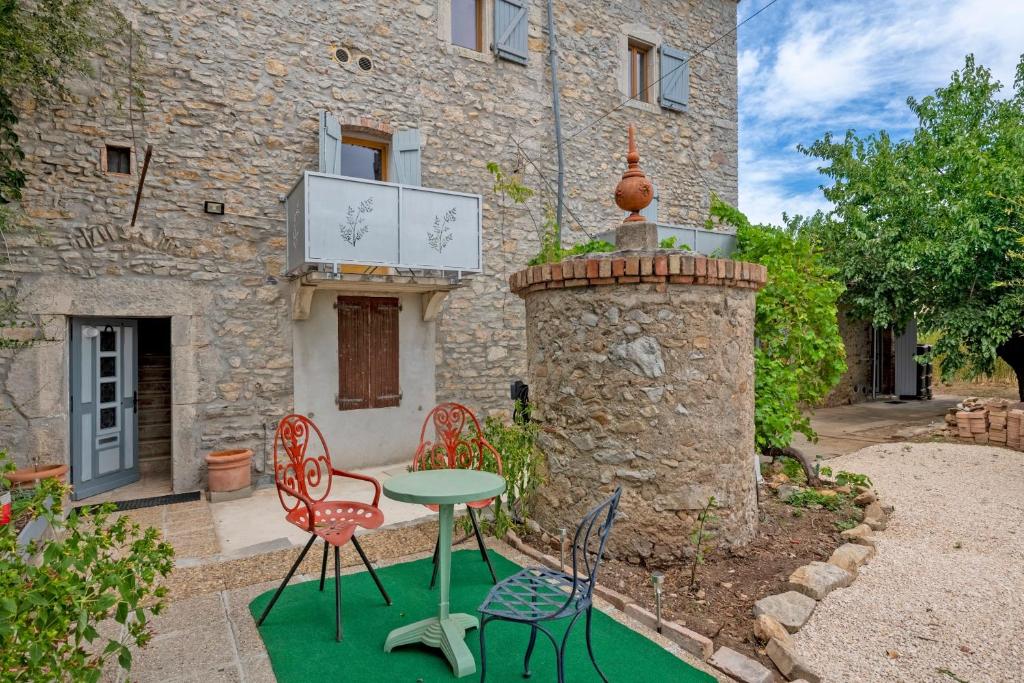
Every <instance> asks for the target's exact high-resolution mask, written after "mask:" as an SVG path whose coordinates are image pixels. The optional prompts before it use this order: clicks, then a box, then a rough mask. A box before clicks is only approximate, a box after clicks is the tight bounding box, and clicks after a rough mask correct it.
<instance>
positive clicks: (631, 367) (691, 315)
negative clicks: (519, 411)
mask: <svg viewBox="0 0 1024 683" xmlns="http://www.w3.org/2000/svg"><path fill="white" fill-rule="evenodd" d="M629 138H630V140H629V156H628V157H627V162H628V169H627V171H626V172H625V173H624V174H623V178H622V181H621V182H620V183H619V186H618V188H616V195H615V198H616V203H617V204H618V205H619V206H620V207H621V208H622V209H624V210H625V211H629V212H630V214H629V216H628V217H627V218H626V220H625V221H624V222H623V224H622V226H620V227H619V228H618V229H617V233H616V239H617V241H618V248H619V251H617V252H614V253H611V254H592V255H588V256H586V257H580V258H573V259H568V260H565V261H562V262H560V263H552V264H545V265H540V266H532V267H530V268H527V269H526V270H522V271H519V272H517V273H514V274H513V275H512V276H511V278H510V284H511V288H512V291H513V292H516V293H517V294H519V295H520V296H521V297H523V299H524V300H525V302H526V333H527V357H528V362H529V382H530V389H531V391H530V393H531V399H532V403H533V413H532V414H533V416H534V417H535V419H537V420H538V421H539V422H541V423H542V426H543V431H542V436H541V448H542V450H543V451H544V453H545V454H546V456H547V461H548V470H549V472H548V477H547V481H546V482H545V484H544V486H543V487H542V489H541V491H540V500H539V501H538V502H537V506H536V510H535V517H536V519H537V521H538V522H539V523H540V524H541V525H542V526H543V527H545V528H547V529H556V528H559V527H569V528H571V527H572V526H573V525H574V523H575V521H576V520H578V519H579V518H580V517H581V516H582V515H583V514H584V513H585V512H586V511H587V510H588V509H590V508H591V507H592V506H593V505H595V504H596V503H597V502H598V501H599V500H600V499H601V498H603V497H604V496H606V495H608V494H609V493H610V492H611V491H612V490H614V488H615V487H616V486H618V485H621V486H622V487H623V496H622V501H621V503H620V510H621V517H620V519H619V521H618V522H617V523H616V527H615V530H614V532H613V534H612V537H611V540H610V542H609V543H610V548H609V551H610V552H611V553H612V554H613V555H615V556H617V557H620V558H624V559H628V560H631V561H635V562H639V561H654V562H657V561H671V560H678V559H681V558H683V557H686V556H687V555H688V554H690V553H692V549H691V546H690V542H689V535H690V533H691V531H692V529H693V527H694V526H695V524H696V521H697V515H698V514H699V512H700V510H701V508H703V507H704V506H705V505H706V503H707V501H708V499H709V498H710V497H711V496H714V497H715V499H716V501H717V503H718V509H717V510H716V511H715V516H716V517H717V520H718V521H717V522H716V523H715V524H714V525H713V526H714V529H713V530H714V532H715V535H716V539H717V541H718V543H720V544H723V545H742V544H744V543H746V542H747V541H749V540H750V539H751V538H752V537H753V536H754V534H755V532H756V529H757V500H756V484H755V480H754V467H753V454H754V355H753V352H754V297H755V294H756V291H757V290H758V289H759V288H760V287H762V286H763V284H764V282H765V278H766V271H765V268H764V266H761V265H757V264H751V263H743V262H739V261H731V260H726V259H714V258H708V257H705V256H701V255H697V254H694V253H691V252H684V251H677V250H662V249H658V248H657V226H656V225H655V224H653V223H648V222H646V221H644V220H643V218H642V216H640V214H639V211H640V210H641V209H643V208H644V207H645V206H646V205H647V204H648V203H649V202H650V200H651V196H650V195H651V188H650V181H649V180H647V178H646V176H644V174H643V171H642V170H641V169H640V167H639V154H638V152H637V149H636V141H635V139H634V133H633V131H632V128H631V130H630V135H629ZM645 190H646V192H645Z"/></svg>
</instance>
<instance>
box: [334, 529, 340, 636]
mask: <svg viewBox="0 0 1024 683" xmlns="http://www.w3.org/2000/svg"><path fill="white" fill-rule="evenodd" d="M334 625H335V629H336V630H335V636H334V638H335V640H337V641H338V642H339V643H340V642H341V549H340V548H338V546H334Z"/></svg>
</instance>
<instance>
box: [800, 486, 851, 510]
mask: <svg viewBox="0 0 1024 683" xmlns="http://www.w3.org/2000/svg"><path fill="white" fill-rule="evenodd" d="M843 502H844V501H843V498H842V496H839V495H831V496H830V495H827V494H824V493H819V492H817V491H815V490H814V489H804V490H803V491H798V492H796V493H794V494H793V495H792V496H790V497H789V498H788V499H787V500H786V505H791V506H793V507H795V508H806V507H810V506H812V505H820V506H821V507H823V508H825V509H827V510H839V509H841V508H842V507H843Z"/></svg>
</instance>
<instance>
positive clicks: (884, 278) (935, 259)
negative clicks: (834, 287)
mask: <svg viewBox="0 0 1024 683" xmlns="http://www.w3.org/2000/svg"><path fill="white" fill-rule="evenodd" d="M1001 90H1002V86H1001V85H1000V84H999V82H998V81H995V80H993V78H992V76H991V73H990V72H989V70H988V69H986V68H984V67H983V66H980V65H978V64H976V63H975V61H974V58H973V56H968V57H967V58H966V61H965V64H964V66H963V68H962V69H960V70H958V71H956V72H954V73H953V75H952V78H951V80H950V82H949V84H948V85H946V86H944V87H942V88H939V89H937V90H936V91H935V93H934V94H933V95H929V96H927V97H925V98H923V99H921V100H920V101H918V100H916V99H914V98H909V99H908V100H907V104H908V106H909V107H910V110H911V111H912V112H913V113H914V115H915V116H916V117H917V128H916V130H915V131H914V133H913V135H912V136H911V137H910V138H909V139H906V140H898V141H897V140H893V139H892V138H891V137H890V136H889V135H888V134H887V133H885V132H881V133H879V134H877V135H869V136H866V137H860V136H858V135H856V133H855V132H853V131H849V132H847V134H846V136H845V137H844V138H843V139H842V140H837V139H834V138H833V137H832V136H831V135H826V136H825V137H824V138H822V139H821V140H818V141H817V142H815V143H814V144H813V145H811V146H810V147H806V148H804V149H803V151H804V152H805V153H806V154H808V155H810V156H813V157H817V158H819V159H822V160H823V161H824V162H825V163H826V165H825V166H823V167H822V168H821V169H820V170H821V172H822V173H824V174H825V175H826V176H828V177H829V178H830V179H831V180H832V181H833V184H832V185H831V186H830V187H824V188H823V190H824V193H825V196H826V198H828V199H829V200H830V201H831V202H832V203H833V204H834V209H833V210H832V211H831V212H830V213H829V214H827V215H826V216H824V217H821V218H822V219H821V220H820V221H818V222H817V223H816V225H815V233H816V235H815V236H816V239H817V241H818V243H819V244H820V246H821V248H822V250H823V251H824V253H825V254H827V256H828V259H829V262H830V263H831V264H833V265H834V266H836V267H837V268H838V269H839V273H840V277H841V279H842V280H843V281H844V282H845V283H846V284H847V288H848V289H847V294H846V297H845V301H846V302H847V303H848V304H850V306H851V308H852V312H853V313H854V314H856V315H860V316H862V317H864V318H865V319H870V320H873V321H874V323H875V324H876V325H880V326H884V325H902V324H903V323H905V322H907V321H908V320H910V319H911V318H915V319H916V320H917V324H918V329H919V330H921V331H922V332H924V333H937V339H938V341H937V343H936V344H935V347H934V355H935V356H937V357H939V358H940V359H941V369H942V374H943V376H944V377H949V376H951V375H952V374H953V373H954V372H956V371H957V370H960V369H961V368H966V369H967V370H968V372H970V373H971V374H980V373H985V374H990V373H991V372H992V371H993V369H994V364H995V360H996V358H997V357H1002V358H1003V359H1004V360H1006V361H1007V363H1009V364H1010V366H1011V367H1013V368H1014V370H1015V371H1016V372H1017V376H1018V380H1020V378H1021V374H1022V371H1024V307H1022V296H1021V294H1022V292H1024V289H1022V280H1024V259H1021V258H1019V256H1020V254H1019V252H1020V249H1021V245H1020V242H1019V240H1020V238H1021V235H1022V228H1024V220H1022V216H1024V211H1022V207H1021V201H1020V198H1021V197H1024V166H1022V161H1021V160H1022V159H1024V60H1022V61H1021V64H1020V65H1019V66H1018V69H1017V78H1016V82H1015V87H1014V89H1013V92H1012V93H1010V94H1009V96H1008V97H1003V96H1001ZM1015 255H1016V258H1015ZM1022 398H1024V394H1022Z"/></svg>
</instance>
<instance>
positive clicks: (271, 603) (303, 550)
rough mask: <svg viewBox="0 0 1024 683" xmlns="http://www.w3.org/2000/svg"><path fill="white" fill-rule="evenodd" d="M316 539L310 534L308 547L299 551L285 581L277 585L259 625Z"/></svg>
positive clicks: (257, 622)
mask: <svg viewBox="0 0 1024 683" xmlns="http://www.w3.org/2000/svg"><path fill="white" fill-rule="evenodd" d="M316 539H317V537H316V536H314V535H310V537H309V543H307V544H306V547H305V548H303V549H302V552H301V553H299V559H297V560H295V564H293V565H292V568H291V569H289V570H288V574H287V575H286V576H285V577H284V581H282V582H281V585H280V586H278V587H277V592H276V593H274V597H272V598H270V603H268V604H267V607H266V609H264V610H263V614H261V615H260V618H259V619H258V620H257V621H256V625H257V626H261V625H262V624H263V620H264V619H266V618H267V615H268V614H270V610H271V609H272V608H273V607H274V603H276V602H277V599H278V598H279V597H281V592H282V591H283V590H284V587H285V586H287V585H288V582H289V581H291V580H292V575H293V574H295V570H296V569H298V568H299V565H300V564H302V560H303V559H304V558H305V557H306V553H308V552H309V549H310V547H311V546H312V545H313V542H314V541H316Z"/></svg>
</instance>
